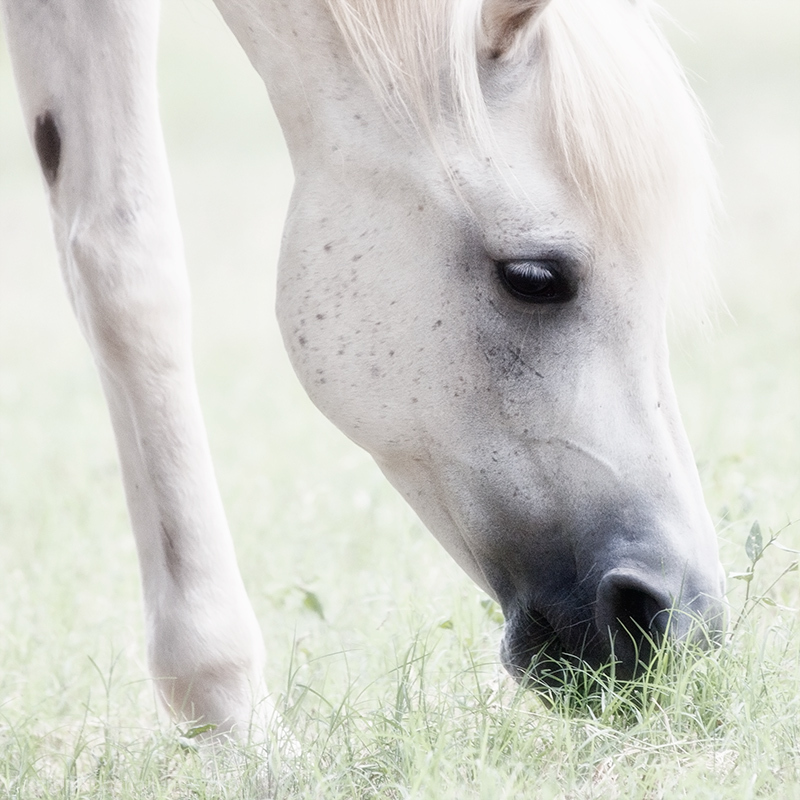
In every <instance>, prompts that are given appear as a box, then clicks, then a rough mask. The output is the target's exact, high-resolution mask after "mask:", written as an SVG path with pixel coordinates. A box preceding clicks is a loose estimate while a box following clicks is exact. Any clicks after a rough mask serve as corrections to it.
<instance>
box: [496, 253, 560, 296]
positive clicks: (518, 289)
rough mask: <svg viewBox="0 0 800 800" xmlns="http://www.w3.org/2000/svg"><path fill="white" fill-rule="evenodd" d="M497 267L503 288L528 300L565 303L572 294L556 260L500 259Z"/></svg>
mask: <svg viewBox="0 0 800 800" xmlns="http://www.w3.org/2000/svg"><path fill="white" fill-rule="evenodd" d="M497 266H498V269H499V272H500V277H501V278H502V280H503V283H504V284H505V287H506V289H508V291H509V292H510V293H511V294H513V295H514V297H518V298H519V299H520V300H525V301H526V302H528V303H565V302H566V301H567V300H570V299H572V297H573V296H574V294H575V292H574V290H573V288H572V287H571V286H570V284H569V282H568V281H567V279H566V278H565V277H564V276H563V275H562V274H561V272H560V271H559V264H558V262H557V261H552V260H546V259H545V260H541V261H538V260H537V261H500V262H498V265H497Z"/></svg>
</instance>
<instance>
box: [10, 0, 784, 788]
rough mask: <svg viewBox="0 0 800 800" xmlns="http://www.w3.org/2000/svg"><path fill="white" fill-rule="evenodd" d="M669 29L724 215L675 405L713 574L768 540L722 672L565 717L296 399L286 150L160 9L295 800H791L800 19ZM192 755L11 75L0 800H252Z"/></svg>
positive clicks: (228, 462) (186, 215) (228, 494)
mask: <svg viewBox="0 0 800 800" xmlns="http://www.w3.org/2000/svg"><path fill="white" fill-rule="evenodd" d="M667 7H668V8H669V10H670V11H671V12H672V13H673V15H674V17H675V18H676V19H677V20H678V21H679V22H680V23H681V25H682V26H683V28H684V29H685V30H686V31H688V32H689V33H691V36H689V35H686V33H682V32H681V31H680V30H678V29H677V28H670V29H669V31H670V36H671V37H672V38H673V40H674V41H675V44H676V47H677V49H678V51H679V53H680V56H681V58H682V60H683V61H684V63H685V64H686V65H687V66H688V67H689V69H690V70H691V74H692V80H693V83H694V84H695V86H696V89H697V91H698V93H699V94H700V95H701V97H702V99H703V102H704V104H705V106H706V108H707V109H708V112H709V114H710V117H711V119H712V124H713V127H714V130H715V133H716V135H717V137H718V140H719V144H718V146H717V152H716V157H717V162H718V165H719V171H720V175H721V181H722V187H723V192H724V195H725V201H726V209H727V215H728V216H727V218H726V219H725V220H723V221H722V224H721V236H720V247H719V253H718V257H717V268H718V274H719V283H720V287H721V293H722V295H723V297H724V299H725V302H726V304H727V309H728V312H729V313H728V312H723V313H720V315H719V319H718V323H717V326H716V329H715V330H714V331H713V332H705V333H703V332H698V331H696V330H694V331H688V332H683V333H681V334H679V335H676V336H675V337H674V342H673V362H674V365H673V366H674V374H675V379H676V384H677V390H678V394H679V397H680V399H681V403H682V408H683V411H684V416H685V421H686V424H687V427H688V430H689V434H690V438H691V439H692V442H693V444H694V447H695V454H696V458H697V461H698V464H699V465H700V470H701V476H702V479H703V483H704V487H705V491H706V497H707V500H708V504H709V508H710V510H711V513H712V515H713V517H714V519H715V521H716V522H717V526H718V530H719V536H720V542H721V547H722V555H723V561H724V563H725V565H726V568H727V569H728V570H729V571H730V572H731V573H744V572H747V571H748V567H749V566H750V562H749V560H748V556H747V554H746V552H745V540H746V537H747V535H748V532H749V531H750V530H751V528H752V526H753V523H754V522H756V521H758V523H759V525H760V528H761V530H762V532H763V536H764V539H765V540H767V539H768V538H769V537H770V536H771V535H772V534H777V533H778V532H780V538H779V539H778V542H777V544H776V545H772V546H771V547H769V548H767V550H766V551H765V553H764V557H763V558H762V559H761V560H760V561H759V563H758V564H757V565H756V566H755V570H754V577H753V578H752V581H750V582H747V581H743V580H732V581H731V582H730V592H729V601H730V605H731V609H732V619H733V620H734V623H738V624H734V625H732V626H731V627H732V631H731V635H730V641H729V642H728V644H727V646H726V647H725V648H723V649H722V650H720V651H719V652H716V653H713V654H709V655H708V656H706V657H704V658H701V659H700V660H698V661H696V662H693V663H692V664H687V665H683V666H682V667H679V668H678V669H676V670H673V671H669V672H667V671H664V672H661V671H658V670H657V671H656V672H655V674H654V675H653V676H651V679H650V680H649V682H648V683H647V684H646V685H645V686H643V687H640V688H639V696H638V700H636V699H635V698H634V697H633V696H632V695H630V694H626V692H625V691H624V690H622V689H620V688H618V687H611V688H610V689H609V690H608V691H607V692H606V693H605V694H604V695H603V697H602V699H601V701H600V702H598V703H595V704H591V705H590V706H589V707H575V704H573V703H571V702H570V699H569V698H566V699H565V701H564V704H563V707H560V708H557V709H550V708H547V707H546V706H545V705H544V704H543V703H542V702H541V700H540V699H539V698H538V697H536V696H535V695H533V694H531V693H521V692H518V691H517V690H516V688H515V687H514V686H513V685H512V684H511V683H510V682H509V681H508V679H506V678H505V677H504V676H503V674H502V671H501V669H500V667H499V666H498V664H497V644H498V641H499V637H500V632H501V620H500V618H499V615H498V610H497V609H496V608H495V607H494V606H492V605H491V604H490V603H488V602H487V601H486V599H485V596H484V595H482V594H481V592H480V591H478V590H477V589H476V588H474V587H473V586H472V585H471V583H470V582H469V581H468V579H466V578H465V577H464V576H463V575H462V574H461V573H460V571H459V570H458V569H457V568H456V567H455V566H454V565H453V564H452V563H451V562H450V561H449V559H448V557H447V556H446V555H445V554H444V552H443V551H442V550H441V549H440V548H439V546H438V545H437V544H436V543H435V541H434V540H433V538H432V537H431V536H430V535H429V534H428V533H427V532H426V531H425V530H424V529H423V528H422V526H421V525H420V523H419V522H418V521H416V519H415V518H414V516H413V515H412V513H411V512H410V511H409V510H408V509H407V508H406V507H405V506H404V504H403V503H402V502H401V501H400V500H399V498H398V497H396V496H395V494H394V493H393V491H392V490H391V489H390V488H389V487H388V486H387V484H386V483H385V481H384V480H383V478H382V477H381V475H380V474H379V472H378V471H377V469H376V467H375V466H374V465H373V464H372V463H371V461H370V460H369V458H368V457H367V456H365V455H364V454H363V453H362V452H360V451H359V450H357V449H356V448H355V447H354V446H353V445H351V444H350V443H349V442H348V441H347V440H345V439H344V438H343V437H342V436H341V435H340V434H338V433H337V431H336V430H334V429H333V428H332V427H331V426H330V425H329V424H328V423H327V422H326V421H325V420H324V419H322V417H321V416H320V415H319V414H318V413H317V412H316V411H315V410H314V409H313V407H311V405H310V403H309V402H308V400H307V399H306V398H305V396H304V395H303V393H302V391H301V389H300V388H299V386H298V385H297V383H296V381H295V379H294V377H293V375H292V373H291V369H290V367H289V365H288V361H287V359H286V357H285V355H284V354H283V351H282V348H281V344H280V338H279V335H278V331H277V327H276V325H275V322H274V320H273V311H272V306H273V301H274V296H273V283H274V264H275V261H276V253H277V247H278V242H279V237H280V229H281V223H282V216H283V212H284V209H285V206H286V203H287V200H288V193H289V191H290V188H291V170H290V167H289V165H288V161H287V157H286V155H285V152H284V149H283V145H282V142H281V139H280V134H279V132H278V130H277V127H276V124H275V122H274V120H273V118H272V115H271V112H270V110H269V107H268V103H267V99H266V96H265V94H264V92H263V90H262V88H261V87H260V85H259V81H258V79H257V78H256V76H255V74H254V73H253V72H252V70H251V69H250V67H249V65H248V64H247V62H246V59H245V57H244V56H243V55H242V54H241V53H240V52H239V51H238V49H237V46H236V44H235V42H234V41H233V39H232V37H231V36H230V35H229V34H228V33H227V31H226V30H225V29H224V27H223V26H222V24H221V22H220V21H219V19H218V17H217V14H216V12H215V11H214V9H213V7H212V6H211V5H210V2H209V1H208V0H181V2H176V0H168V2H167V4H166V8H165V21H164V41H163V57H162V99H163V108H164V122H165V128H166V134H167V139H168V145H169V148H170V151H171V153H172V159H173V161H172V163H173V171H174V178H175V183H176V191H177V194H178V204H179V209H180V213H181V217H182V221H183V224H184V230H185V237H186V244H187V251H188V258H189V265H190V271H191V279H192V285H193V291H194V305H195V328H196V333H195V341H196V352H197V361H198V373H199V380H200V383H201V395H202V397H203V402H204V407H205V411H206V414H207V421H208V426H209V431H210V436H211V440H212V448H213V451H214V453H215V459H216V465H217V470H218V475H219V479H220V482H221V485H222V491H223V496H224V497H225V500H226V503H227V508H228V512H229V516H230V520H231V525H232V528H233V531H234V535H235V538H236V545H237V549H238V552H239V555H240V559H241V563H242V565H243V571H244V577H245V582H246V583H247V586H248V589H249V591H250V593H251V597H252V599H253V602H254V604H255V607H256V611H257V613H258V616H259V619H260V620H261V623H262V626H263V630H264V633H265V639H266V642H267V648H268V652H269V654H270V655H269V663H268V666H267V674H266V678H267V682H268V685H269V686H270V688H271V690H272V692H273V693H274V695H275V698H276V699H277V700H278V702H279V704H280V705H281V706H282V707H283V708H284V709H285V712H286V717H287V721H288V723H289V725H290V726H291V727H292V729H293V730H294V732H295V734H296V736H297V738H298V739H299V741H300V743H301V745H302V754H301V755H299V756H297V757H294V756H291V757H290V756H287V757H286V758H285V760H284V763H283V765H282V767H281V769H280V770H279V773H278V779H277V785H276V786H274V787H273V788H274V791H275V792H276V794H277V795H278V796H279V797H293V798H294V797H297V798H325V799H326V800H327V799H328V798H331V799H333V798H387V799H388V798H415V799H416V798H419V799H420V800H422V799H423V798H426V799H427V798H429V799H430V800H448V798H453V800H456V799H458V800H465V799H466V798H476V800H477V798H481V800H499V799H500V798H535V800H547V799H548V798H564V799H565V800H566V798H576V799H577V798H581V799H582V798H616V797H619V798H626V800H628V799H629V798H662V797H664V798H677V797H688V798H737V800H738V799H739V798H756V797H764V798H791V797H797V796H800V624H798V609H800V577H798V575H799V573H798V572H796V571H792V570H791V566H792V564H793V561H794V559H796V558H797V555H796V553H794V552H791V551H792V550H793V549H800V525H798V524H794V525H792V524H791V523H792V521H793V520H797V519H798V518H800V489H799V487H800V311H798V304H800V224H799V223H798V220H800V188H799V187H800V145H798V142H800V94H799V93H798V86H800V6H798V5H797V3H796V2H795V0H762V2H760V3H758V4H755V3H752V2H749V0H731V1H730V2H727V3H725V4H724V10H723V4H721V3H711V2H697V1H696V0H694V2H690V0H671V2H669V3H667ZM756 9H757V11H756ZM781 548H783V549H781ZM178 733H180V731H176V730H174V729H173V728H171V727H170V726H169V725H168V724H166V723H164V722H163V721H161V722H159V719H158V716H157V710H156V707H155V702H154V699H153V692H152V690H151V687H150V685H149V683H148V681H147V679H146V669H145V665H144V658H143V632H142V622H141V618H140V600H139V586H138V576H137V572H136V558H135V553H134V546H133V542H132V538H131V536H130V534H129V531H128V524H127V519H126V515H125V509H124V502H123V497H122V490H121V486H120V481H119V476H118V470H117V466H116V458H115V453H114V448H113V443H112V437H111V433H110V428H109V423H108V420H107V415H106V413H105V408H104V405H103V401H102V397H101V394H100V389H99V384H98V381H97V379H96V377H95V374H94V371H93V368H92V364H91V360H90V358H89V355H88V352H87V349H86V347H85V346H84V344H83V342H82V340H81V339H80V337H79V335H78V333H77V327H76V325H75V323H74V321H73V319H72V317H71V314H70V311H69V309H68V304H67V301H66V298H65V297H64V293H63V291H62V288H61V285H60V279H59V277H58V271H57V267H56V263H55V255H54V251H53V247H52V244H51V242H50V236H49V229H48V222H47V216H46V209H45V205H44V202H43V192H42V189H41V185H40V180H39V176H38V171H37V169H36V166H35V163H34V160H33V157H32V155H31V153H30V152H29V148H28V145H27V143H26V142H25V140H24V135H23V127H22V122H21V120H20V118H19V112H18V110H17V107H16V100H15V97H14V94H13V89H12V87H11V81H10V74H9V64H8V58H7V55H6V53H5V51H4V50H0V798H6V797H8V798H71V797H79V798H170V800H173V799H177V798H181V800H183V799H184V798H211V797H213V798H217V797H231V798H238V797H246V796H249V793H250V791H251V789H250V788H248V787H250V785H251V783H250V782H249V778H250V776H252V774H253V773H254V772H255V768H254V766H253V761H252V760H248V759H247V755H248V753H244V754H243V755H242V758H241V759H240V760H239V761H238V762H237V764H236V765H235V766H231V765H228V766H227V767H225V766H224V765H221V766H220V768H219V774H216V775H215V774H213V773H214V770H213V769H211V768H210V767H209V766H208V765H207V764H206V765H205V766H204V762H203V760H202V759H201V758H200V757H199V756H198V755H197V753H195V752H194V750H192V749H191V748H187V747H185V746H183V745H182V744H181V742H180V741H179V738H178V736H177V735H176V734H178ZM226 769H229V771H228V772H226Z"/></svg>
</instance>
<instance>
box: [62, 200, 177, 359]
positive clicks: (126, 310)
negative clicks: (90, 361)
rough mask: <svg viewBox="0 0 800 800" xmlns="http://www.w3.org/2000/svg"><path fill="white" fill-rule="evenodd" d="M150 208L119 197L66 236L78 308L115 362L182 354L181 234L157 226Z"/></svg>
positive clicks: (92, 339)
mask: <svg viewBox="0 0 800 800" xmlns="http://www.w3.org/2000/svg"><path fill="white" fill-rule="evenodd" d="M111 205H112V207H113V206H114V203H113V202H112V204H111ZM151 216H152V214H147V213H145V212H142V211H137V210H135V209H132V208H131V207H129V204H123V203H117V204H116V210H113V211H111V212H104V213H103V214H102V215H98V217H97V218H96V219H94V220H92V221H91V222H90V223H87V222H82V223H80V224H79V225H78V224H76V225H73V230H71V231H70V234H69V237H68V240H67V243H66V254H65V255H66V257H65V258H64V260H63V261H64V270H65V282H66V284H67V287H68V291H69V293H70V299H71V301H72V304H73V307H74V309H75V313H76V315H77V317H78V320H79V322H80V324H81V328H82V329H83V332H84V335H85V336H86V337H87V339H88V340H89V343H90V345H91V346H92V349H93V350H94V351H95V355H96V356H97V357H98V358H99V360H100V362H101V363H102V364H103V365H104V366H107V367H109V368H112V369H113V368H115V367H118V366H123V367H124V366H127V365H130V364H142V363H144V364H148V365H150V366H153V367H155V368H158V369H159V370H161V371H163V370H168V369H169V368H170V367H171V366H174V364H175V363H181V362H183V361H185V359H186V358H187V353H188V348H189V346H190V345H189V330H190V298H189V288H188V282H187V279H186V274H185V269H184V265H183V254H182V249H181V245H180V240H179V234H178V233H177V232H175V234H174V235H173V234H172V232H170V231H169V230H158V229H157V228H155V227H154V225H153V223H152V220H150V219H149V218H150V217H151ZM176 240H177V241H176Z"/></svg>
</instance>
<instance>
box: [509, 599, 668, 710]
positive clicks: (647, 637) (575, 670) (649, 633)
mask: <svg viewBox="0 0 800 800" xmlns="http://www.w3.org/2000/svg"><path fill="white" fill-rule="evenodd" d="M592 612H593V609H592V608H591V606H587V607H586V608H585V618H584V615H579V617H580V618H574V619H570V620H560V619H557V620H551V619H548V617H547V616H546V615H545V614H543V613H541V612H539V611H536V610H532V609H530V608H527V609H522V608H517V609H515V610H514V611H512V612H511V613H510V614H509V615H508V616H507V621H506V629H505V633H504V635H503V641H502V644H501V650H500V658H501V661H502V663H503V666H504V667H505V669H506V671H507V672H508V673H509V674H510V675H511V676H512V677H513V678H514V679H515V680H516V681H517V682H518V683H520V684H522V685H523V686H526V687H528V688H532V689H538V690H540V691H542V692H543V693H544V694H545V695H552V694H553V691H554V690H560V689H564V688H565V687H566V686H575V685H576V684H577V683H580V684H585V685H586V687H587V688H588V687H589V684H594V683H595V680H594V677H593V676H595V677H596V676H598V675H599V673H600V671H603V672H605V671H606V670H608V674H613V676H614V677H615V678H616V679H619V680H622V681H630V680H633V679H635V678H636V677H637V676H638V675H640V674H641V673H642V672H643V671H644V670H645V669H646V668H647V665H648V664H649V663H650V662H651V660H652V656H653V653H654V651H655V650H656V649H657V648H658V647H659V646H660V644H661V642H662V641H663V637H662V636H661V635H660V634H659V632H658V631H656V630H654V629H652V628H648V629H647V630H644V629H643V628H642V626H641V624H640V623H639V621H637V620H635V619H628V620H619V621H618V625H617V627H616V630H615V631H614V632H613V633H612V631H611V630H609V629H606V630H605V633H604V634H603V633H601V631H600V629H599V628H598V627H597V624H596V621H595V619H594V617H593V613H592Z"/></svg>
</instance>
